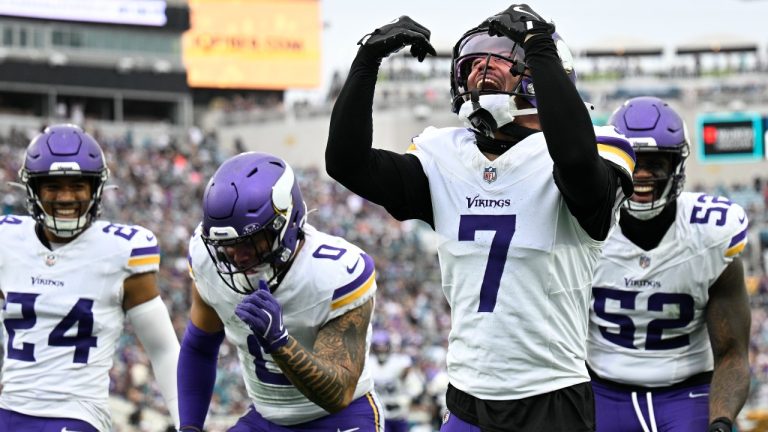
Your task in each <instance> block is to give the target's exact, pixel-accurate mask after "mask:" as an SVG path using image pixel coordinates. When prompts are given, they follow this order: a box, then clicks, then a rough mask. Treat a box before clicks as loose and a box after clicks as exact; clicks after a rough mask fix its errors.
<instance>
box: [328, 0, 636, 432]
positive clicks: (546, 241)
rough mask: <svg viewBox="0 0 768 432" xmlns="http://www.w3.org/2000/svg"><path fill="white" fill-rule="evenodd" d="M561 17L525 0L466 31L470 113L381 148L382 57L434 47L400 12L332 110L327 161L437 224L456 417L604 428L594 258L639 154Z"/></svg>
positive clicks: (456, 423)
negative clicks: (584, 81) (594, 375)
mask: <svg viewBox="0 0 768 432" xmlns="http://www.w3.org/2000/svg"><path fill="white" fill-rule="evenodd" d="M554 30H555V29H554V25H553V24H551V23H548V22H546V21H545V20H544V19H542V18H541V17H540V16H539V15H538V14H537V13H536V12H534V11H533V10H531V9H530V8H529V7H528V6H527V5H512V6H510V7H509V8H508V9H506V10H505V11H503V12H501V13H499V14H497V15H494V16H492V17H490V18H489V19H487V20H486V21H484V22H483V23H482V24H481V25H480V26H478V27H476V28H473V29H471V30H470V31H468V32H467V33H465V34H464V35H463V36H462V37H461V39H459V41H458V43H457V44H456V46H455V47H454V50H453V62H452V65H453V68H452V70H451V89H452V94H453V111H454V112H455V113H456V114H458V115H459V116H460V117H461V118H463V119H464V120H465V121H466V124H467V126H468V127H465V128H453V127H451V128H441V129H437V128H432V127H430V128H427V130H425V131H424V132H423V133H422V134H421V135H419V136H418V137H416V138H414V139H413V143H412V146H411V147H410V149H409V150H408V152H407V153H406V154H396V153H393V152H389V151H384V150H377V149H373V148H372V136H373V134H372V104H373V95H374V88H375V85H376V78H377V72H378V68H379V64H380V63H381V60H382V58H383V57H386V56H387V55H389V54H391V53H393V52H395V51H397V50H399V49H401V48H402V47H404V46H407V45H410V46H411V53H412V54H413V55H414V56H416V57H417V58H418V59H419V60H422V59H423V58H424V57H425V56H426V55H427V54H434V49H433V48H432V46H431V45H430V43H429V36H430V32H429V30H427V29H425V28H424V27H422V26H421V25H419V24H418V23H416V22H414V21H413V20H411V19H410V18H408V17H406V16H403V17H400V18H399V19H397V20H395V21H393V22H392V23H390V24H387V25H385V26H383V27H381V28H378V29H376V30H375V31H374V32H373V33H371V34H370V35H367V36H366V37H364V38H363V39H362V40H361V41H360V44H361V47H360V49H359V51H358V53H357V56H356V57H355V60H354V62H353V63H352V66H351V69H350V72H349V75H348V78H347V80H346V82H345V84H344V87H343V89H342V91H341V94H340V95H339V97H338V99H337V101H336V104H335V106H334V109H333V114H332V116H331V124H330V131H329V138H328V146H327V149H326V168H327V170H328V173H329V174H330V175H331V176H332V177H333V178H335V179H336V180H338V181H339V182H340V183H342V184H343V185H345V186H346V187H347V188H349V189H350V190H352V191H353V192H355V193H358V194H360V195H361V196H362V197H364V198H366V199H368V200H370V201H373V202H375V203H378V204H380V205H382V206H384V207H385V208H386V209H387V210H388V211H389V213H390V214H392V215H393V216H394V217H395V218H397V219H399V220H406V219H421V220H423V221H425V222H426V223H428V224H429V225H431V226H432V228H434V229H435V231H436V232H437V233H438V234H439V235H440V243H439V245H438V255H439V259H440V266H441V273H442V284H443V291H444V294H445V296H446V299H447V300H448V302H449V304H450V306H451V322H452V326H451V332H450V335H449V345H448V355H447V363H448V365H447V366H448V376H449V380H450V385H449V387H448V391H447V394H446V400H447V405H448V409H449V411H450V413H449V415H447V416H445V419H446V420H445V422H444V424H443V426H442V428H441V430H442V431H443V432H454V431H459V430H461V431H479V430H481V429H482V430H483V431H510V430H531V431H540V430H541V431H543V430H546V431H568V432H574V431H591V430H593V428H594V399H593V395H592V389H591V386H590V385H589V374H588V372H587V368H586V364H585V362H586V339H587V327H588V322H589V316H588V315H589V299H590V288H591V282H592V271H593V266H594V265H595V264H596V262H597V260H598V258H599V255H600V249H601V247H602V243H603V241H604V240H605V238H606V237H607V235H608V233H609V232H610V231H611V229H612V228H613V227H614V225H615V222H616V218H617V216H618V209H619V207H620V205H621V203H622V202H623V201H624V200H625V199H626V196H628V195H630V194H631V187H632V177H631V176H632V170H633V169H634V153H633V152H632V148H631V146H630V144H629V142H628V141H627V140H626V139H625V138H623V137H622V136H620V135H619V134H617V133H615V131H614V129H613V128H607V129H601V130H599V131H597V133H596V130H595V129H594V128H593V126H592V123H591V119H590V116H589V113H588V111H587V108H586V106H585V104H584V102H583V101H582V100H581V97H580V96H579V93H578V92H577V90H576V87H575V85H574V83H575V79H576V76H575V72H574V70H573V58H572V56H571V55H570V52H569V51H568V47H567V46H566V45H565V43H564V42H563V40H562V38H561V37H560V36H559V35H558V34H557V33H555V32H554ZM534 83H535V90H534ZM625 191H626V192H625Z"/></svg>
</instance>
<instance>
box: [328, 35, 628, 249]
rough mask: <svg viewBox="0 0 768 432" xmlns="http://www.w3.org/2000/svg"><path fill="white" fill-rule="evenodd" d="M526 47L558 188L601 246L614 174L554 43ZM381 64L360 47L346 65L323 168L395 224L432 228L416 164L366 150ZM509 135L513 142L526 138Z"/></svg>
mask: <svg viewBox="0 0 768 432" xmlns="http://www.w3.org/2000/svg"><path fill="white" fill-rule="evenodd" d="M524 48H525V51H526V53H527V55H526V61H527V62H528V65H529V67H530V68H531V70H532V73H531V74H532V76H533V79H534V81H535V82H536V98H537V101H538V102H539V103H538V111H539V118H540V121H541V125H542V129H543V132H544V136H545V138H546V141H547V146H548V149H549V153H550V156H551V157H552V159H553V161H554V166H555V168H554V173H553V175H554V179H555V182H556V184H557V187H558V188H559V189H560V191H561V193H562V194H563V197H564V199H565V201H566V203H567V205H568V208H569V209H570V211H571V213H572V214H573V215H574V216H575V217H576V218H577V220H578V221H579V223H580V224H581V226H582V227H583V228H584V229H585V230H586V231H587V232H588V233H589V234H590V236H591V237H592V238H595V239H598V240H602V239H604V238H605V236H606V235H607V233H608V230H609V229H610V221H611V216H612V211H613V205H614V200H615V197H616V191H617V188H618V187H619V179H618V173H617V171H616V170H615V169H614V167H613V165H612V164H611V163H609V162H607V161H605V160H604V159H602V158H601V157H599V156H598V154H597V148H596V146H595V134H594V129H593V128H592V124H591V120H590V118H589V113H588V112H587V109H586V107H585V106H584V104H583V102H582V100H581V97H580V96H579V94H578V92H577V91H576V89H575V88H574V86H573V85H572V83H571V82H570V80H569V79H568V76H567V75H566V74H565V72H564V70H563V68H562V65H561V63H560V60H559V58H558V56H557V51H556V49H555V45H554V43H553V42H552V39H551V38H547V37H533V38H531V39H530V40H529V41H528V42H526V44H525V47H524ZM379 64H380V60H378V59H377V58H376V57H375V56H372V55H371V54H370V53H369V52H368V51H367V50H366V49H365V47H361V48H360V50H359V51H358V53H357V56H356V57H355V60H354V61H353V62H352V66H351V68H350V71H349V75H348V77H347V80H346V82H345V83H344V86H343V88H342V90H341V93H340V94H339V97H338V99H337V101H336V103H335V105H334V108H333V113H332V114H331V122H330V130H329V136H328V145H327V148H326V153H325V161H326V169H327V171H328V173H329V174H330V175H331V177H333V178H334V179H336V180H337V181H338V182H339V183H341V184H342V185H344V186H346V187H347V188H348V189H349V190H351V191H352V192H354V193H356V194H358V195H360V196H361V197H363V198H365V199H367V200H369V201H371V202H374V203H376V204H379V205H381V206H383V207H384V208H385V209H386V210H387V211H388V212H389V213H390V214H391V215H392V216H393V217H395V218H396V219H398V220H407V219H420V220H423V221H425V222H426V223H428V224H429V225H430V226H432V227H433V228H434V215H433V212H432V199H431V194H430V191H429V182H428V180H427V176H426V174H424V170H423V169H422V166H421V163H420V162H419V160H418V158H417V157H416V156H414V155H410V154H399V153H394V152H391V151H388V150H381V149H374V148H372V141H373V119H372V113H373V108H372V107H373V95H374V88H375V86H376V78H377V74H378V69H379ZM521 129H525V128H521ZM531 132H535V131H532V130H531ZM515 135H517V139H518V141H519V140H520V139H522V138H524V137H525V136H527V135H528V134H526V133H521V134H515Z"/></svg>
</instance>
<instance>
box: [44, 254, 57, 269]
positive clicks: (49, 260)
mask: <svg viewBox="0 0 768 432" xmlns="http://www.w3.org/2000/svg"><path fill="white" fill-rule="evenodd" d="M54 264H56V255H54V254H48V255H46V256H45V265H47V266H48V267H51V266H53V265H54Z"/></svg>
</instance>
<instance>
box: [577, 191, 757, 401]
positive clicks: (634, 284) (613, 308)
mask: <svg viewBox="0 0 768 432" xmlns="http://www.w3.org/2000/svg"><path fill="white" fill-rule="evenodd" d="M746 243H747V216H746V214H745V213H744V209H742V208H741V207H740V206H739V205H737V204H733V203H731V202H730V201H728V200H727V199H725V198H721V197H712V196H709V195H705V194H700V193H690V192H684V193H683V194H681V195H680V196H679V197H678V198H677V215H676V217H675V222H674V223H673V224H672V225H671V226H670V228H669V230H668V231H667V233H666V234H665V235H664V237H663V238H662V240H661V242H660V243H659V245H658V246H657V247H656V248H654V249H652V250H649V251H644V250H643V249H641V248H640V247H638V246H637V245H635V244H634V243H632V242H631V241H629V240H628V239H627V238H626V237H625V236H624V234H622V232H621V230H616V231H615V232H614V233H613V234H612V236H611V237H610V238H609V239H608V241H607V242H606V244H605V248H604V252H603V258H602V260H601V261H600V263H599V265H598V266H597V269H596V270H595V278H594V288H593V293H594V296H593V297H594V300H593V303H592V311H591V315H590V326H589V341H588V347H589V352H588V354H589V366H590V367H591V368H592V369H593V370H594V371H595V372H596V373H597V374H598V376H600V377H602V378H605V379H608V380H611V381H615V382H619V383H623V384H631V385H638V386H643V387H660V386H669V385H673V384H675V383H678V382H681V381H683V380H685V379H686V378H689V377H691V376H692V375H695V374H697V373H701V372H706V371H711V370H712V369H713V367H714V363H713V358H712V349H711V347H710V344H709V333H708V332H707V324H706V320H705V316H704V312H705V309H706V306H707V300H708V299H709V287H710V286H711V285H712V284H713V283H714V282H715V280H717V278H718V277H720V274H721V273H722V272H723V270H724V269H725V267H726V266H727V265H728V264H729V263H730V262H731V261H732V260H733V257H734V256H736V255H738V254H739V253H740V252H741V251H742V250H743V249H744V246H745V245H746Z"/></svg>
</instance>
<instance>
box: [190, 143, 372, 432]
mask: <svg viewBox="0 0 768 432" xmlns="http://www.w3.org/2000/svg"><path fill="white" fill-rule="evenodd" d="M306 216H307V209H306V204H305V203H304V200H303V199H302V195H301V191H300V190H299V185H298V182H297V180H296V179H295V178H294V173H293V170H292V169H291V167H290V166H289V165H288V164H287V163H286V162H285V161H283V160H282V159H279V158H277V157H274V156H271V155H268V154H265V153H256V152H250V153H242V154H239V155H237V156H235V157H233V158H231V159H229V160H227V161H225V162H224V163H223V164H222V165H221V166H220V167H219V169H218V170H217V171H216V173H215V174H214V175H213V177H212V178H211V180H210V181H209V182H208V185H207V187H206V189H205V195H204V197H203V223H202V224H201V225H200V227H199V228H198V229H197V230H196V232H195V234H194V236H193V237H192V239H191V240H190V245H189V260H190V273H191V275H192V277H193V279H194V281H195V283H194V285H195V287H194V289H193V295H192V299H193V301H192V309H191V312H190V322H189V324H188V326H187V331H186V333H185V335H184V339H183V340H182V344H181V355H180V357H179V366H178V375H179V394H180V401H179V411H180V414H181V424H182V426H181V430H182V431H200V430H201V429H202V428H203V425H204V422H205V416H206V412H207V411H208V406H209V404H210V401H211V395H212V392H213V385H214V381H215V377H216V359H217V353H218V350H219V346H220V345H221V343H222V341H223V339H224V337H225V336H226V338H227V339H228V340H229V341H230V342H231V343H232V344H233V345H234V346H235V347H236V348H237V352H238V356H239V359H240V364H241V367H242V370H243V379H244V381H245V387H246V390H247V392H248V395H249V397H250V399H251V403H252V407H251V409H250V410H249V411H248V413H246V414H245V415H244V416H243V417H241V418H240V419H239V421H238V422H237V424H236V425H234V426H233V427H232V428H230V429H229V431H231V432H246V431H266V430H269V431H284V432H285V431H294V430H295V431H331V430H333V431H335V430H342V431H359V432H382V431H383V419H382V417H381V411H380V407H379V405H378V401H377V399H376V397H375V393H374V388H373V379H372V378H371V374H370V371H369V367H368V364H367V362H366V360H367V358H368V349H369V345H370V338H371V318H372V314H373V306H374V295H375V293H376V280H375V272H374V265H373V260H372V259H371V257H370V256H369V255H367V254H366V253H365V252H363V251H362V250H360V249H359V248H358V247H356V246H354V245H352V244H350V243H348V242H347V241H345V240H344V239H342V238H339V237H334V236H331V235H328V234H325V233H322V232H319V231H317V230H316V229H315V228H314V227H312V226H311V225H309V224H307V223H305V222H306Z"/></svg>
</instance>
